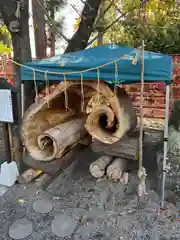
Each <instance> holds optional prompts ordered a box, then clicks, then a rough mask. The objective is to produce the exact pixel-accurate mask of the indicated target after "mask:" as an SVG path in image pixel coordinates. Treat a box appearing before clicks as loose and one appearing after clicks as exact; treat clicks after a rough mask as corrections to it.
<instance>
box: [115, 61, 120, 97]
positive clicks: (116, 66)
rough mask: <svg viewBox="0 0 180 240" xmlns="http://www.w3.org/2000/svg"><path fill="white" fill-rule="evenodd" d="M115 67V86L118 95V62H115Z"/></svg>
mask: <svg viewBox="0 0 180 240" xmlns="http://www.w3.org/2000/svg"><path fill="white" fill-rule="evenodd" d="M114 66H115V69H114V70H115V84H114V93H115V94H116V95H117V87H118V83H119V79H118V64H117V62H114Z"/></svg>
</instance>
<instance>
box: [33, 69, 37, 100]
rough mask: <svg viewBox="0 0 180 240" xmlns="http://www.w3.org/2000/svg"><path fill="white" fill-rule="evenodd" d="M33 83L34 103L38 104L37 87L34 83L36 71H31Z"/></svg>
mask: <svg viewBox="0 0 180 240" xmlns="http://www.w3.org/2000/svg"><path fill="white" fill-rule="evenodd" d="M33 81H34V90H35V103H38V87H37V82H36V71H35V70H34V69H33Z"/></svg>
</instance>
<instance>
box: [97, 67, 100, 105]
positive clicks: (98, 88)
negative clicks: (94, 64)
mask: <svg viewBox="0 0 180 240" xmlns="http://www.w3.org/2000/svg"><path fill="white" fill-rule="evenodd" d="M97 100H98V105H100V71H99V69H98V68H97Z"/></svg>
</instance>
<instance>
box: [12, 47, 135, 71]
mask: <svg viewBox="0 0 180 240" xmlns="http://www.w3.org/2000/svg"><path fill="white" fill-rule="evenodd" d="M133 53H134V51H132V52H131V53H129V54H124V55H123V56H121V57H119V58H117V59H115V60H113V61H110V62H107V63H105V64H102V65H99V66H96V67H92V68H88V69H85V70H82V71H74V72H49V71H48V74H52V75H68V74H80V73H85V72H89V71H92V70H97V69H100V68H103V67H106V66H108V65H111V64H114V63H115V62H118V61H120V60H121V59H123V58H125V57H128V56H131V55H132V54H133ZM11 61H12V62H13V63H14V64H16V65H18V66H21V67H24V68H27V69H30V70H34V71H36V72H40V73H45V72H46V71H44V70H40V69H37V68H33V67H29V66H26V65H24V64H20V63H18V62H16V61H14V60H11Z"/></svg>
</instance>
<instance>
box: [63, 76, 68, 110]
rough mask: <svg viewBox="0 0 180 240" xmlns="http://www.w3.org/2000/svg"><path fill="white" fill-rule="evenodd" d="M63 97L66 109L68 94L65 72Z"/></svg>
mask: <svg viewBox="0 0 180 240" xmlns="http://www.w3.org/2000/svg"><path fill="white" fill-rule="evenodd" d="M64 97H65V108H66V111H67V110H68V94H67V79H66V74H64Z"/></svg>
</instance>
